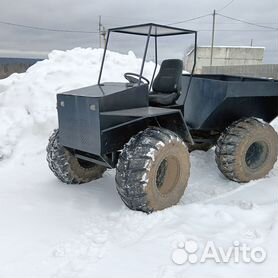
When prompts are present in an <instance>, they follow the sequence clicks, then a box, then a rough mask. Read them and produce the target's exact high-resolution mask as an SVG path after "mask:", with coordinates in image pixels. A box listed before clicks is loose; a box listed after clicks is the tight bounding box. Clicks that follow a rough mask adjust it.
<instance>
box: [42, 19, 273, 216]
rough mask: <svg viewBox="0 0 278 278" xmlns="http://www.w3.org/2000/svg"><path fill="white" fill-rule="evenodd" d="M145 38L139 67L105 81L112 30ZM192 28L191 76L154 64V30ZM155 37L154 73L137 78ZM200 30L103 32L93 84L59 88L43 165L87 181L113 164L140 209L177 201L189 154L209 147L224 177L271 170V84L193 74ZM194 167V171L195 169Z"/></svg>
mask: <svg viewBox="0 0 278 278" xmlns="http://www.w3.org/2000/svg"><path fill="white" fill-rule="evenodd" d="M112 32H117V33H124V34H129V35H138V36H145V37H146V46H145V51H144V56H143V60H142V67H141V70H140V73H139V74H137V73H126V74H125V75H124V76H125V78H126V79H127V81H128V82H126V83H107V82H105V83H102V82H101V76H102V71H103V65H104V62H105V56H106V49H107V45H108V42H109V35H110V34H111V33H112ZM185 34H191V35H193V36H194V37H195V51H194V52H195V59H194V61H195V62H194V66H193V68H192V72H191V74H182V70H183V63H182V61H181V60H178V59H168V60H164V61H163V62H162V63H161V66H160V69H159V72H158V74H157V75H156V69H157V67H156V66H157V64H158V61H157V41H158V39H159V38H160V37H164V36H174V35H185ZM150 39H154V42H155V43H154V45H155V65H156V66H155V69H154V73H153V77H152V80H151V81H149V80H148V79H146V78H145V77H144V76H143V70H144V64H145V60H146V55H147V51H148V46H149V41H150ZM196 49H197V32H196V31H192V30H186V29H181V28H174V27H170V26H163V25H158V24H153V23H150V24H142V25H135V26H126V27H121V28H113V29H110V30H109V31H108V36H107V43H106V46H105V49H104V54H103V59H102V63H101V68H100V73H99V79H98V84H97V85H94V86H89V87H86V88H81V89H77V90H72V91H68V92H64V93H60V94H58V95H57V110H58V117H59V129H57V130H55V131H54V133H53V134H52V136H51V137H50V139H49V144H48V146H47V160H48V163H49V167H50V169H51V170H52V171H53V172H54V174H55V175H56V176H57V177H58V178H59V179H60V180H61V181H63V182H65V183H70V184H72V183H77V184H78V183H85V182H90V181H92V180H95V179H97V178H100V177H101V176H102V174H103V172H104V171H105V170H106V169H107V168H116V186H117V190H118V192H119V195H120V197H121V198H122V200H123V202H124V203H125V204H126V205H127V206H128V207H129V208H131V209H133V210H141V211H144V212H147V213H150V212H152V211H156V210H161V209H164V208H167V207H170V206H172V205H175V204H176V203H178V202H179V200H180V198H181V197H182V196H183V194H184V191H185V189H186V186H187V182H188V179H189V174H190V160H189V152H190V151H192V150H196V149H201V150H208V149H209V148H211V147H212V146H215V145H216V148H215V154H216V163H217V165H218V168H219V169H220V171H221V172H222V173H223V174H224V176H226V177H227V178H228V179H230V180H233V181H236V182H240V183H245V182H248V181H250V180H253V179H259V178H262V177H264V176H266V175H267V174H268V172H269V171H270V170H271V169H272V168H273V165H274V164H275V162H276V160H277V153H278V136H277V134H276V132H275V130H274V129H273V128H272V127H271V126H270V125H269V123H270V122H271V121H272V120H273V119H274V118H275V117H277V115H278V81H277V80H270V79H264V78H248V77H238V76H228V75H202V74H201V75H194V74H193V73H194V68H195V64H196V55H197V52H196ZM200 170H201V169H200Z"/></svg>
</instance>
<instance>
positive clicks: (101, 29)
mask: <svg viewBox="0 0 278 278" xmlns="http://www.w3.org/2000/svg"><path fill="white" fill-rule="evenodd" d="M98 33H99V47H100V48H101V47H102V43H101V41H102V40H103V42H104V46H105V44H106V29H105V27H104V26H103V25H102V23H101V15H100V16H99V17H98Z"/></svg>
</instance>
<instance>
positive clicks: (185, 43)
mask: <svg viewBox="0 0 278 278" xmlns="http://www.w3.org/2000/svg"><path fill="white" fill-rule="evenodd" d="M229 2H230V1H229V0H209V1H208V0H195V1H188V0H140V1H138V0H137V1H135V0H102V1H97V0H79V1H76V0H7V1H5V0H0V4H1V5H0V7H1V9H0V21H8V22H14V23H19V24H25V25H32V26H39V27H47V28H56V29H70V30H84V31H97V30H98V16H99V15H102V22H103V24H104V26H105V27H106V28H109V27H115V26H121V25H129V24H138V23H145V22H156V23H162V24H167V23H173V22H177V21H182V20H186V19H189V18H193V17H198V16H201V15H204V14H208V13H212V11H213V9H216V10H220V9H222V8H223V7H224V6H225V5H226V4H227V3H229ZM219 13H222V14H224V15H227V16H230V17H235V18H239V19H243V20H246V21H250V22H255V23H258V24H261V25H267V26H271V27H276V28H278V0H263V1H259V0H234V2H233V3H232V4H231V5H229V6H228V7H227V8H225V9H223V10H220V11H219ZM211 25H212V16H208V17H206V18H202V19H199V20H195V21H191V22H187V23H183V24H178V25H175V26H177V27H184V28H187V29H194V30H200V32H199V45H209V44H210V41H211ZM223 30H229V31H223ZM236 30H238V31H236ZM251 30H253V31H251ZM0 37H1V39H0V50H1V49H2V50H3V49H5V50H9V51H10V50H11V51H12V50H26V51H50V50H52V49H71V48H74V47H77V46H81V47H98V45H99V36H98V34H78V33H55V32H48V31H39V30H32V29H24V28H20V27H15V26H7V25H3V24H0ZM251 40H253V45H254V46H265V47H266V51H265V62H266V63H278V31H271V30H268V29H264V28H260V27H256V26H249V25H246V24H242V23H239V22H235V21H231V20H228V19H225V18H222V17H220V16H217V17H216V35H215V45H235V46H236V45H245V46H246V45H250V43H251ZM142 43H143V41H142ZM191 43H192V41H191V40H190V39H185V40H181V39H180V38H177V39H176V40H175V41H173V40H170V41H169V42H166V41H165V40H163V42H161V44H160V46H161V48H160V54H161V55H162V56H163V55H166V56H167V55H168V54H169V53H172V54H173V53H177V55H182V54H181V53H184V52H185V49H187V48H188V47H189V46H190V44H191ZM113 46H114V48H115V49H116V50H121V51H122V52H126V51H128V50H129V49H133V50H134V51H135V53H136V54H137V55H139V54H140V51H139V50H140V49H143V44H142V45H140V44H139V43H137V41H135V40H133V39H132V40H131V39H130V37H128V36H126V35H122V37H121V39H119V38H115V40H114V44H113V43H112V44H111V47H112V49H113Z"/></svg>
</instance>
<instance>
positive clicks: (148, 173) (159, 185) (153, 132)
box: [116, 128, 190, 213]
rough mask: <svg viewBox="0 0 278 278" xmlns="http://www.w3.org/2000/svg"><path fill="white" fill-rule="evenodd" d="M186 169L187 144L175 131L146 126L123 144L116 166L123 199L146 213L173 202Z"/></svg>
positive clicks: (184, 182)
mask: <svg viewBox="0 0 278 278" xmlns="http://www.w3.org/2000/svg"><path fill="white" fill-rule="evenodd" d="M189 171H190V162H189V153H188V150H187V147H186V146H185V144H184V143H183V141H182V139H180V138H179V137H178V136H177V135H176V134H175V133H173V132H171V131H169V130H167V129H162V128H148V129H146V130H144V131H143V132H140V133H139V134H137V135H135V136H134V137H132V138H131V139H130V141H129V142H128V143H127V144H126V145H125V147H124V149H123V151H122V153H121V155H120V157H119V161H118V165H117V169H116V184H117V190H118V192H119V195H120V196H121V198H122V200H123V202H124V203H125V204H126V205H127V206H128V207H129V208H130V209H133V210H141V211H144V212H147V213H150V212H152V211H156V210H162V209H164V208H167V207H170V206H173V205H175V204H177V203H178V202H179V200H180V198H181V197H182V195H183V193H184V190H185V188H186V186H187V182H188V178H189Z"/></svg>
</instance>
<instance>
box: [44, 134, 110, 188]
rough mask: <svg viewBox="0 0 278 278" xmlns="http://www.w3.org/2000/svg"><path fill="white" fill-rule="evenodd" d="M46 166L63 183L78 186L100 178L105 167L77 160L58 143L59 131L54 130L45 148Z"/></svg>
mask: <svg viewBox="0 0 278 278" xmlns="http://www.w3.org/2000/svg"><path fill="white" fill-rule="evenodd" d="M46 151H47V157H46V159H47V162H48V166H49V168H50V169H51V171H52V172H53V173H54V175H55V176H56V177H57V178H58V179H60V180H61V181H62V182H64V183H68V184H80V183H85V182H90V181H92V180H96V179H98V178H100V177H102V174H103V172H104V171H105V170H106V168H105V167H103V166H100V165H97V164H95V163H92V162H87V161H84V160H79V159H77V158H76V157H75V156H74V155H73V154H72V153H71V152H69V151H68V150H67V149H66V148H64V147H63V146H62V145H61V144H60V143H59V131H58V130H57V129H56V130H54V132H53V134H52V135H51V136H50V138H49V142H48V145H47V148H46Z"/></svg>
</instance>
